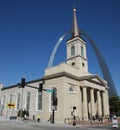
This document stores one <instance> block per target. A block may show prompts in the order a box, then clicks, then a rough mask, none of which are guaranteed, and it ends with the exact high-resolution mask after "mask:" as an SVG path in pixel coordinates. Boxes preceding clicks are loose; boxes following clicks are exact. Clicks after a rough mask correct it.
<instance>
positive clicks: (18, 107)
mask: <svg viewBox="0 0 120 130" xmlns="http://www.w3.org/2000/svg"><path fill="white" fill-rule="evenodd" d="M20 98H21V96H20V93H18V96H17V109H20Z"/></svg>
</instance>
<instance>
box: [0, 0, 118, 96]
mask: <svg viewBox="0 0 120 130" xmlns="http://www.w3.org/2000/svg"><path fill="white" fill-rule="evenodd" d="M73 6H75V7H76V9H77V20H78V24H79V28H80V29H82V30H85V31H86V32H87V33H88V34H89V35H90V36H91V37H92V38H93V40H94V41H95V43H96V44H97V45H98V47H99V49H100V50H101V52H102V54H103V55H104V58H105V60H106V62H107V65H108V67H109V69H110V72H111V75H112V78H113V80H114V83H115V86H116V89H117V92H118V95H120V69H119V68H120V58H119V56H120V0H1V1H0V83H2V84H4V86H6V87H7V86H11V85H15V84H16V83H18V82H20V80H21V77H24V78H26V81H30V80H35V79H39V78H41V77H42V76H44V70H45V68H47V65H48V61H49V57H50V55H51V52H52V50H53V48H54V46H55V44H56V42H57V41H58V39H59V38H60V37H61V36H62V35H63V34H64V33H65V32H67V31H68V30H70V29H71V27H72V22H73V12H72V9H73ZM69 37H70V36H68V37H66V38H65V39H64V40H63V42H62V43H61V45H60V47H59V49H58V51H57V54H56V56H55V60H54V65H57V64H59V63H61V62H64V61H65V60H66V40H67V39H68V38H69ZM87 55H88V62H89V71H90V72H91V73H93V74H99V75H100V77H101V76H102V75H101V71H100V67H99V65H98V62H97V60H96V56H95V54H94V51H93V49H92V47H91V45H90V43H89V42H87Z"/></svg>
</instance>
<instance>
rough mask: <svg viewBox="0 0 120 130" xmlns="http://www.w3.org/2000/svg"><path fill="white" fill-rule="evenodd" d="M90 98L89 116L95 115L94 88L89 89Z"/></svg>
mask: <svg viewBox="0 0 120 130" xmlns="http://www.w3.org/2000/svg"><path fill="white" fill-rule="evenodd" d="M90 99H91V116H95V101H94V90H93V89H92V88H91V89H90Z"/></svg>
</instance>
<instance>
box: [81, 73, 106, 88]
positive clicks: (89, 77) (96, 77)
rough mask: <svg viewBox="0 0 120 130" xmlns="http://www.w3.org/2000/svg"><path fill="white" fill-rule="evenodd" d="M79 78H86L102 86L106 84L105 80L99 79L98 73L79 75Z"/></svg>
mask: <svg viewBox="0 0 120 130" xmlns="http://www.w3.org/2000/svg"><path fill="white" fill-rule="evenodd" d="M81 79H82V80H87V81H89V82H92V83H96V84H99V85H102V86H105V85H106V81H105V80H103V79H101V78H100V77H99V76H98V75H88V76H84V77H81Z"/></svg>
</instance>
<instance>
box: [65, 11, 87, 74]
mask: <svg viewBox="0 0 120 130" xmlns="http://www.w3.org/2000/svg"><path fill="white" fill-rule="evenodd" d="M67 64H69V65H71V66H73V67H75V68H77V69H78V70H79V71H80V73H81V74H83V75H84V74H87V73H88V61H87V55H86V43H85V41H84V40H83V39H82V38H81V37H80V35H79V28H78V23H77V17H76V9H75V8H74V9H73V27H72V37H71V39H70V40H68V41H67Z"/></svg>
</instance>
